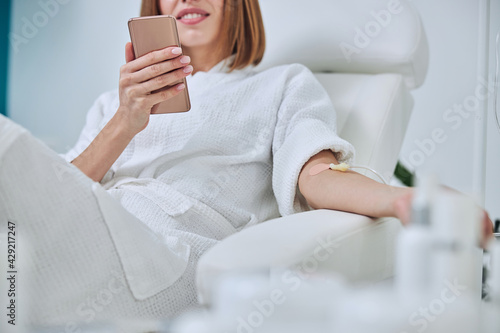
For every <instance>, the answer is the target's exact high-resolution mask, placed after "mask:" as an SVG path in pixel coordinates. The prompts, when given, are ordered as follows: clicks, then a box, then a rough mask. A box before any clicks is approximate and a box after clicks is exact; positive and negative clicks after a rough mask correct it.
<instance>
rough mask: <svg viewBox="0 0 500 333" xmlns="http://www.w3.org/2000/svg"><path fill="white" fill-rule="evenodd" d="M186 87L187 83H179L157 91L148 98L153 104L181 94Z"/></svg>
mask: <svg viewBox="0 0 500 333" xmlns="http://www.w3.org/2000/svg"><path fill="white" fill-rule="evenodd" d="M184 89H186V85H185V84H184V83H178V84H176V85H174V86H172V87H169V88H166V89H162V90H160V91H157V92H155V93H153V94H151V95H149V96H148V100H149V102H150V103H151V104H153V105H156V104H159V103H161V102H164V101H166V100H169V99H170V98H172V97H174V96H175V95H177V94H179V93H180V92H181V91H183V90H184Z"/></svg>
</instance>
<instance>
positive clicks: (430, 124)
mask: <svg viewBox="0 0 500 333" xmlns="http://www.w3.org/2000/svg"><path fill="white" fill-rule="evenodd" d="M54 1H56V0H42V1H41V2H42V3H49V2H52V3H53V2H54ZM57 1H59V2H67V4H64V5H60V8H59V11H58V13H57V14H56V15H54V16H53V17H50V19H49V20H48V23H47V24H46V25H45V26H44V27H42V28H40V29H39V31H38V32H37V33H36V34H34V36H33V37H32V38H28V39H27V41H28V42H27V44H20V45H18V46H19V51H18V52H15V50H12V56H11V65H10V82H9V87H10V91H9V97H10V103H9V107H10V115H11V117H12V118H13V119H14V120H15V121H17V122H19V123H20V124H22V125H24V126H25V127H27V128H28V129H29V130H31V131H32V132H33V134H34V135H35V136H37V137H39V138H41V139H42V140H43V141H45V142H46V143H47V144H49V145H50V146H51V147H53V148H54V149H55V150H57V151H59V152H63V151H65V150H67V149H68V147H69V146H71V145H73V144H74V142H75V140H76V138H77V136H78V133H79V131H80V129H81V127H82V126H83V122H84V118H85V113H86V111H87V110H88V109H89V107H90V106H91V104H92V102H93V101H94V100H95V98H96V97H97V96H98V95H99V94H100V93H101V92H104V91H106V90H109V89H114V88H115V87H116V86H117V80H118V75H119V74H118V71H119V67H120V66H121V65H122V64H123V62H124V55H123V47H124V44H125V42H126V41H128V31H127V20H128V19H129V18H130V17H132V16H137V15H138V11H139V6H140V0H106V1H99V0H85V1H83V0H64V1H63V0H57ZM325 1H326V0H325ZM491 1H492V6H493V10H492V12H491V16H492V27H494V28H492V30H493V31H494V32H495V34H496V31H497V30H498V29H499V28H500V22H499V20H500V15H498V14H500V5H499V3H500V0H491ZM412 3H413V4H414V5H415V6H416V7H417V9H418V10H419V11H420V13H421V15H422V20H423V22H424V25H425V27H426V31H427V34H428V38H429V43H430V50H431V51H430V56H431V58H430V68H429V70H430V71H429V75H428V78H427V81H426V83H425V84H424V86H423V87H422V88H420V89H419V90H417V91H415V94H414V96H415V99H416V107H415V111H414V114H413V118H412V119H411V124H410V128H409V130H408V134H407V137H406V140H405V143H404V146H403V150H402V154H401V157H402V158H403V159H404V160H406V161H410V163H411V162H415V161H416V160H415V156H416V155H415V151H417V150H422V149H420V148H419V147H418V145H417V144H416V142H415V141H416V140H418V141H419V142H423V141H425V140H426V139H428V138H430V137H431V133H432V130H433V129H435V128H442V129H443V130H444V131H445V133H446V136H447V141H446V142H444V143H439V144H436V148H435V151H434V152H431V153H429V154H428V156H427V155H425V158H424V159H423V160H421V161H419V163H413V164H414V165H415V168H416V170H417V171H418V172H423V171H436V172H437V173H438V175H439V177H440V179H441V181H442V182H443V183H445V184H448V185H450V186H452V187H455V188H458V189H460V190H462V191H465V192H471V191H472V179H473V177H472V156H473V154H472V149H473V145H472V140H473V130H474V120H473V119H474V116H470V117H469V118H468V119H465V118H464V119H462V120H463V121H462V123H461V124H460V126H458V127H457V128H456V129H453V128H452V127H451V125H452V124H450V123H448V122H446V121H445V120H443V114H444V112H445V111H446V110H447V109H448V108H450V107H453V105H454V104H461V103H463V102H464V100H465V99H466V98H467V97H468V96H471V95H474V92H475V88H476V85H477V79H476V77H477V73H476V60H477V33H478V31H477V27H478V21H477V16H478V15H477V14H478V5H477V4H478V0H413V1H412ZM41 12H42V13H43V8H42V6H41V5H40V2H39V1H32V0H15V1H14V2H13V17H12V31H13V32H14V33H16V34H18V35H20V36H22V35H23V32H22V27H23V25H25V21H26V20H28V21H29V22H31V23H33V22H34V19H33V16H34V15H35V16H36V15H38V16H37V17H38V18H39V17H40V15H41V14H40V13H41ZM23 19H24V21H23ZM312 19H314V18H312ZM35 20H36V19H35ZM40 23H44V22H40ZM491 40H492V42H493V41H494V36H492V37H491ZM492 54H493V48H492ZM492 59H494V58H492ZM493 70H494V67H493V62H492V67H491V72H492V73H493ZM492 119H493V118H492V115H491V114H490V119H489V121H488V123H489V136H488V173H487V178H486V179H487V193H486V204H487V209H488V210H489V211H490V212H491V215H492V216H493V217H500V204H499V203H500V172H497V170H499V166H500V154H499V153H498V151H499V150H500V134H499V132H498V130H497V129H496V126H494V123H493V121H492ZM412 154H413V159H412ZM417 161H418V160H417ZM417 164H418V165H417Z"/></svg>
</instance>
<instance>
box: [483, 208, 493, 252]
mask: <svg viewBox="0 0 500 333" xmlns="http://www.w3.org/2000/svg"><path fill="white" fill-rule="evenodd" d="M481 227H482V228H481V232H482V238H481V247H482V248H483V249H485V248H486V247H487V245H488V243H489V242H490V240H491V239H492V238H493V221H491V219H490V216H489V215H488V213H487V212H486V211H483V220H482V224H481Z"/></svg>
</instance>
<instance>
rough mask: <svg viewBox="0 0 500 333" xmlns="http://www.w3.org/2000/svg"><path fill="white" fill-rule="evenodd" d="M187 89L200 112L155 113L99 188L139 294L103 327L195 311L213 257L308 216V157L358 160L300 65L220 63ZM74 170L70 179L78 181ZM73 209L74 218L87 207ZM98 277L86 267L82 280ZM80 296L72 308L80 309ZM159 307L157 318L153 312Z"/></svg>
mask: <svg viewBox="0 0 500 333" xmlns="http://www.w3.org/2000/svg"><path fill="white" fill-rule="evenodd" d="M187 83H188V89H189V93H190V97H191V103H192V109H191V110H190V111H189V112H186V113H178V114H165V115H152V116H151V118H150V121H149V124H148V126H147V128H146V129H145V130H143V131H142V132H140V133H139V134H138V135H136V137H135V138H134V139H133V140H132V142H131V143H130V144H129V145H128V147H127V148H126V149H125V151H124V152H123V153H122V154H121V156H120V157H119V158H118V160H117V161H116V162H115V163H114V164H113V166H112V168H111V169H110V170H109V172H108V173H107V174H106V176H105V177H104V179H103V180H102V181H101V185H102V187H101V186H99V185H97V184H91V187H93V193H94V196H95V197H97V201H98V206H99V209H100V210H101V217H102V219H103V220H104V223H105V225H106V228H107V230H108V231H109V234H110V235H109V236H107V238H106V240H104V239H101V240H100V241H99V242H100V243H105V242H108V243H111V244H112V247H110V249H111V248H113V251H116V257H117V258H119V263H117V264H116V267H115V268H114V271H115V272H122V270H121V269H120V266H121V268H123V272H122V273H117V275H119V274H123V275H124V281H125V280H126V281H127V282H128V288H129V289H130V292H129V293H128V294H127V295H121V294H120V297H121V296H123V297H122V298H123V299H121V300H120V302H121V303H123V304H121V305H120V306H117V307H116V308H115V307H114V305H113V304H111V305H108V306H107V307H104V310H102V311H100V312H99V311H95V312H96V315H95V316H94V317H95V318H107V317H110V316H120V315H126V316H129V317H130V316H137V317H155V316H156V317H157V316H159V315H160V316H172V315H175V314H177V313H178V312H179V311H180V310H182V309H184V308H186V307H187V306H190V305H192V304H193V303H195V300H196V290H195V288H194V283H193V282H194V281H193V277H194V270H195V265H196V262H197V259H198V258H199V256H200V255H201V254H202V253H203V252H204V251H206V250H207V249H208V248H209V247H211V246H213V245H214V244H216V242H217V241H218V240H221V239H223V238H225V237H227V236H229V235H230V234H232V233H234V232H237V231H238V230H241V229H242V228H245V227H249V226H251V225H254V224H256V223H259V222H263V221H265V220H268V219H271V218H275V217H278V216H280V215H288V214H293V213H296V212H300V211H303V210H307V209H309V207H308V206H307V204H306V203H305V200H304V199H303V197H302V196H301V194H300V193H299V191H298V187H297V182H298V176H299V173H300V170H301V168H302V167H303V165H304V163H305V162H307V161H308V160H309V158H310V157H311V156H313V155H315V154H316V153H318V152H320V151H322V150H325V149H331V150H332V151H333V152H334V153H335V155H336V157H337V159H338V160H339V161H341V162H342V161H346V162H350V160H351V159H352V158H353V148H352V146H351V145H350V144H349V143H347V142H346V141H344V140H342V139H341V138H339V137H338V136H337V135H336V117H335V111H334V109H333V106H332V104H331V101H330V100H329V97H328V95H327V94H326V92H325V91H324V90H323V88H322V87H321V85H320V84H319V83H318V82H317V81H316V79H315V78H314V76H313V74H312V73H311V72H310V71H309V70H308V69H306V68H305V67H304V66H302V65H286V66H280V67H275V68H272V69H268V70H265V71H263V72H256V71H255V70H254V69H253V68H247V69H244V70H236V71H233V72H231V73H227V70H226V67H224V64H223V63H221V64H219V65H217V66H216V67H214V68H213V69H212V70H210V71H209V72H198V73H196V74H195V75H193V76H190V77H188V78H187ZM118 105H119V98H118V93H117V91H113V92H108V93H105V94H103V95H101V96H100V97H99V98H98V100H97V101H96V102H95V104H94V106H93V107H92V109H91V110H90V111H89V113H88V115H87V123H86V125H85V128H84V130H83V132H82V134H81V136H80V138H79V140H78V142H77V143H76V145H75V148H73V149H72V150H71V151H70V152H68V154H66V155H65V158H66V160H67V161H71V160H72V159H74V158H75V157H76V156H78V155H79V154H80V153H81V152H82V151H83V150H84V149H85V148H86V147H87V146H88V145H89V144H90V142H91V141H92V140H93V139H94V137H95V136H96V135H97V134H98V133H99V131H100V130H101V129H102V128H103V127H104V125H105V124H106V123H107V122H108V121H109V119H111V118H112V117H113V115H114V113H115V112H116V110H117V108H118ZM0 144H1V143H0ZM37 144H38V143H37ZM32 154H33V152H32ZM51 158H55V157H51ZM58 163H59V162H58ZM0 168H1V167H0ZM68 168H69V169H68V170H69V171H67V172H66V173H67V174H77V173H78V170H76V168H74V169H71V166H70V167H68ZM65 170H66V169H65ZM59 174H60V172H59ZM0 176H1V177H2V178H3V177H6V175H4V174H0ZM58 176H59V175H58ZM65 176H68V175H66V174H65ZM77 177H80V175H77ZM84 191H89V189H88V186H87V189H85V190H84ZM39 195H40V194H39ZM111 197H112V198H115V199H117V201H118V202H119V203H120V204H121V206H123V207H124V208H125V210H126V211H128V212H129V213H131V214H128V213H127V212H125V211H123V212H119V213H116V212H118V211H120V210H121V207H120V205H119V204H117V202H116V201H115V200H113V199H112V198H111ZM79 200H83V199H79ZM89 200H90V199H89ZM92 200H94V201H95V198H93V199H92ZM70 202H71V203H70V204H69V207H65V209H70V208H71V206H72V205H80V204H81V202H80V201H78V202H77V201H75V200H73V201H70ZM12 214H16V213H15V212H13V213H12ZM19 214H21V213H19ZM40 214H42V213H41V212H40ZM54 214H57V212H55V213H54ZM120 214H121V215H120ZM123 214H126V215H127V216H128V217H126V216H125V215H123ZM21 215H22V214H21ZM113 215H116V216H113ZM131 217H132V218H131ZM18 218H19V217H18ZM127 219H131V221H132V222H127V223H125V222H123V220H127ZM52 220H53V221H54V220H56V219H55V218H54V219H52ZM52 223H55V222H52ZM61 223H64V222H61ZM139 224H140V225H139ZM145 226H146V227H147V228H146V227H145ZM68 232H69V233H71V229H69V231H68ZM64 237H71V236H70V235H66V234H65V236H64ZM99 237H100V236H99ZM148 239H149V240H148ZM151 239H153V241H151ZM79 242H82V243H85V241H84V240H83V241H82V240H81V239H79ZM155 246H156V247H157V248H155ZM85 248H87V250H88V248H89V246H88V245H87V246H86V247H85ZM90 251H92V250H90ZM110 251H111V250H110ZM89 257H91V254H89ZM97 257H98V256H97ZM97 257H96V256H94V257H92V259H91V261H92V262H93V263H95V262H96V260H98V259H97ZM82 258H84V257H82ZM145 258H146V259H145ZM81 260H85V259H81ZM89 260H90V259H89ZM107 265H108V266H109V265H110V264H109V263H108V264H107ZM59 269H61V268H59ZM75 269H76V268H75ZM108 271H111V269H110V268H108ZM96 272H97V270H96V269H95V270H90V271H89V269H88V268H87V270H86V273H85V274H86V275H87V276H86V277H85V278H86V279H87V280H92V279H93V275H94V274H96ZM67 286H71V284H67ZM72 288H73V289H75V286H73V287H72ZM87 292H88V291H87ZM83 295H85V294H83ZM82 297H83V296H82ZM116 297H118V296H116ZM116 297H115V298H116ZM76 298H77V300H76V301H75V300H72V301H68V302H69V303H70V304H69V305H67V306H69V308H71V309H80V310H82V309H81V306H80V308H79V303H78V297H76ZM60 300H61V297H59V301H60ZM150 304H154V308H155V311H149V312H148V310H147V308H148V306H150ZM80 305H81V304H80ZM144 308H146V310H145V309H144ZM83 309H85V308H83ZM135 309H140V310H135ZM55 313H57V312H55ZM75 313H76V316H75ZM82 313H83V312H82V311H80V314H79V315H80V316H78V311H77V310H75V311H72V315H73V316H72V318H73V319H74V320H78V319H81V320H84V321H87V322H88V321H89V319H90V317H91V316H90V315H88V316H84V315H83V314H82ZM58 315H60V316H62V317H64V316H65V314H58ZM46 316H50V312H49V313H48V314H46ZM75 317H76V318H75ZM92 320H94V319H92ZM41 321H43V320H41ZM47 322H50V320H47ZM56 322H57V320H56Z"/></svg>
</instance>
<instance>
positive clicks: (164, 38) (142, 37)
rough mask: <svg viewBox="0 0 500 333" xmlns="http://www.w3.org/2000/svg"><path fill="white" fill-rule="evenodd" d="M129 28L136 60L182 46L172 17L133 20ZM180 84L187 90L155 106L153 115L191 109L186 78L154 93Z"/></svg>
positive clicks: (145, 17)
mask: <svg viewBox="0 0 500 333" xmlns="http://www.w3.org/2000/svg"><path fill="white" fill-rule="evenodd" d="M128 28H129V32H130V40H131V41H132V46H133V48H134V54H135V57H136V58H139V57H142V56H143V55H145V54H148V53H150V52H152V51H156V50H160V49H163V48H166V47H169V46H178V47H180V46H181V43H180V41H179V34H178V32H177V21H176V19H175V17H173V16H171V15H156V16H144V17H136V18H131V19H130V20H129V21H128ZM178 83H184V84H185V85H186V88H185V89H184V90H183V91H182V92H181V93H179V94H177V95H176V96H174V97H172V98H171V99H169V100H168V101H165V102H162V103H159V104H157V105H155V106H154V107H153V108H152V109H151V113H152V114H164V113H176V112H186V111H189V110H190V109H191V102H190V100H189V92H188V89H187V84H186V79H185V78H183V79H181V80H178V81H176V82H174V83H173V84H172V85H170V86H167V87H164V88H162V89H160V90H156V91H153V93H155V92H158V91H161V90H165V89H168V88H170V87H171V86H174V85H176V84H178Z"/></svg>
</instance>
